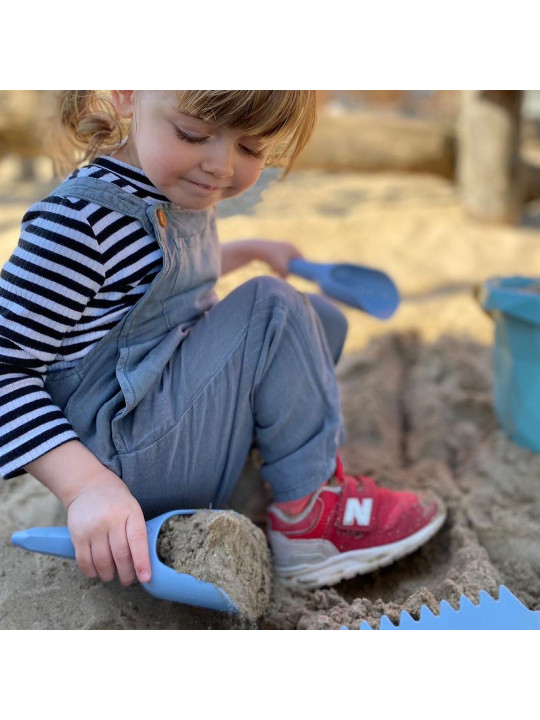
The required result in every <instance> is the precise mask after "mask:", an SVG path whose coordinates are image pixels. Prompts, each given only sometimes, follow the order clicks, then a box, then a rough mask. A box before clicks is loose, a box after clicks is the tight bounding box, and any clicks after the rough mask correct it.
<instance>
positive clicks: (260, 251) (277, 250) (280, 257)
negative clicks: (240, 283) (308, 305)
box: [221, 240, 302, 278]
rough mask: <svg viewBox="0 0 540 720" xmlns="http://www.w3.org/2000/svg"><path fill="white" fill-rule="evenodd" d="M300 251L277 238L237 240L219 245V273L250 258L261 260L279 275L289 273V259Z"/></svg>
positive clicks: (300, 254) (239, 265) (223, 272)
mask: <svg viewBox="0 0 540 720" xmlns="http://www.w3.org/2000/svg"><path fill="white" fill-rule="evenodd" d="M301 257H302V253H301V252H300V251H299V250H298V249H297V248H296V247H294V245H291V243H288V242H280V241H278V240H237V241H236V242H229V243H223V244H222V245H221V274H222V275H226V274H227V273H229V272H232V271H233V270H236V269H237V268H239V267H242V266H243V265H247V263H249V262H251V261H252V260H261V261H262V262H265V263H266V264H267V265H269V266H270V268H271V269H272V270H274V272H276V273H277V274H278V275H279V276H280V277H282V278H286V277H287V275H288V274H289V267H288V266H289V261H290V260H292V259H293V258H301Z"/></svg>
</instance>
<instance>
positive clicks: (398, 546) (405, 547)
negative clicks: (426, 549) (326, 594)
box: [274, 508, 446, 590]
mask: <svg viewBox="0 0 540 720" xmlns="http://www.w3.org/2000/svg"><path fill="white" fill-rule="evenodd" d="M445 520H446V510H445V509H443V508H441V509H440V511H439V513H438V514H437V515H436V516H435V517H434V518H433V520H432V521H431V522H430V523H429V525H426V526H425V527H423V528H422V529H421V530H418V531H417V532H415V533H414V534H413V535H410V536H409V537H407V538H404V539H403V540H399V541H398V542H395V543H390V544H388V545H380V546H379V547H376V548H368V549H366V550H349V552H344V553H338V554H336V555H333V556H332V557H329V558H327V559H326V560H322V561H321V562H317V563H309V564H308V563H306V564H303V565H293V566H288V567H286V566H279V565H277V564H276V565H275V566H274V567H275V572H276V576H277V578H278V579H279V581H280V582H281V583H282V584H283V585H285V587H288V588H291V589H301V588H304V589H306V590H312V589H315V588H319V587H323V586H324V585H336V584H337V583H339V582H341V581H342V580H348V579H349V578H352V577H354V576H355V575H365V574H366V573H370V572H373V571H374V570H378V569H379V568H382V567H386V566H387V565H391V564H392V563H393V562H395V561H396V560H399V559H400V558H402V557H405V556H406V555H409V554H410V553H412V552H414V551H415V550H417V549H418V548H419V547H421V546H422V545H424V543H426V542H427V541H428V540H430V539H431V538H432V537H433V536H434V535H435V533H437V532H438V530H440V528H441V527H442V525H443V524H444V521H445ZM291 542H296V541H294V540H293V541H291Z"/></svg>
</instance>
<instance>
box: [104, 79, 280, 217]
mask: <svg viewBox="0 0 540 720" xmlns="http://www.w3.org/2000/svg"><path fill="white" fill-rule="evenodd" d="M129 93H130V91H114V92H113V102H114V104H115V107H116V109H117V111H118V112H119V113H120V114H121V115H123V116H124V117H132V116H133V119H132V122H131V130H130V134H129V139H128V142H127V143H126V145H124V146H123V147H122V148H121V149H120V150H119V151H118V152H117V153H115V157H117V158H119V159H120V160H123V161H124V162H127V163H129V164H131V165H134V166H136V167H139V168H141V169H142V170H144V172H145V174H146V176H147V177H148V179H149V180H151V181H152V182H153V183H154V185H155V186H156V187H157V188H158V189H159V190H160V191H161V192H162V194H163V195H165V197H166V198H167V199H168V200H170V201H171V202H172V203H174V204H175V205H179V206H181V207H183V208H186V209H188V210H203V209H205V208H208V207H211V206H212V205H215V204H216V203H217V202H219V201H220V200H223V199H225V198H230V197H233V196H234V195H239V194H240V193H242V192H244V190H247V189H248V188H249V187H251V185H253V184H254V183H255V182H256V181H257V180H258V178H259V175H260V174H261V171H262V169H263V168H264V165H265V161H266V159H267V157H268V154H269V152H270V150H271V145H270V144H268V142H267V141H264V140H263V139H262V138H258V137H254V136H249V135H243V134H242V132H241V131H238V130H232V129H229V128H222V127H218V126H217V125H212V124H210V123H207V122H205V121H203V120H201V119H199V118H194V117H192V116H190V115H186V114H184V113H182V112H181V111H179V110H178V99H177V96H176V94H174V93H172V92H165V91H163V92H158V91H143V92H141V93H140V95H139V97H138V98H137V101H136V102H134V98H133V97H132V96H131V95H130V94H129Z"/></svg>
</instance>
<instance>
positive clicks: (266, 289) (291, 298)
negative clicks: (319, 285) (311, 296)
mask: <svg viewBox="0 0 540 720" xmlns="http://www.w3.org/2000/svg"><path fill="white" fill-rule="evenodd" d="M242 288H243V291H244V292H245V293H246V294H248V295H249V296H250V297H252V298H253V300H254V302H256V303H259V304H260V303H263V304H264V303H265V302H269V303H270V304H275V302H276V300H277V302H278V303H279V302H280V301H282V302H284V303H285V304H287V305H289V304H293V305H297V304H303V297H302V295H301V294H300V293H299V292H298V291H297V290H296V289H295V288H293V286H292V285H289V283H288V282H286V281H285V280H282V279H281V278H277V277H273V276H271V275H260V276H258V277H254V278H251V280H248V281H247V282H245V283H244V284H243V285H241V286H240V288H238V290H241V289H242Z"/></svg>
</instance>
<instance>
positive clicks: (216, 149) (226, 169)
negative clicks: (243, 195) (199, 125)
mask: <svg viewBox="0 0 540 720" xmlns="http://www.w3.org/2000/svg"><path fill="white" fill-rule="evenodd" d="M208 150H209V152H208V154H207V155H206V157H205V158H204V160H203V162H202V168H203V170H205V171H206V172H208V173H212V175H215V176H216V177H230V176H231V175H233V174H234V162H233V159H234V145H233V144H232V143H229V142H218V143H215V144H214V145H213V146H211V147H209V148H208Z"/></svg>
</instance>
